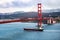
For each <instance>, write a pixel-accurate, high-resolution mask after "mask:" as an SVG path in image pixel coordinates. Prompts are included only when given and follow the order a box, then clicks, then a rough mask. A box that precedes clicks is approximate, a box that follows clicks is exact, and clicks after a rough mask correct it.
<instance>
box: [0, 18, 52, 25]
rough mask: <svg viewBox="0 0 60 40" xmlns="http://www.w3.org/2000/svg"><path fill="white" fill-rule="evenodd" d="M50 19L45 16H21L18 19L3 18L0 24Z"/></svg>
mask: <svg viewBox="0 0 60 40" xmlns="http://www.w3.org/2000/svg"><path fill="white" fill-rule="evenodd" d="M48 19H49V17H48V18H46V17H44V18H26V19H20V18H17V19H1V20H0V24H3V23H11V22H28V21H35V20H48ZM52 19H53V18H52Z"/></svg>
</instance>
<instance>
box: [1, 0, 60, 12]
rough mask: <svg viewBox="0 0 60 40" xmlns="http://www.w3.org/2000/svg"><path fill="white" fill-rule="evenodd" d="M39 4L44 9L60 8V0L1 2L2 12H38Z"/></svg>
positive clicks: (10, 0)
mask: <svg viewBox="0 0 60 40" xmlns="http://www.w3.org/2000/svg"><path fill="white" fill-rule="evenodd" d="M38 3H42V8H43V9H56V8H60V0H0V12H12V11H19V10H20V11H37V4H38ZM26 9H27V10H26ZM6 10H8V11H6ZM11 10H12V11H11Z"/></svg>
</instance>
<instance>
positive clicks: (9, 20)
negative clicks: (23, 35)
mask: <svg viewBox="0 0 60 40" xmlns="http://www.w3.org/2000/svg"><path fill="white" fill-rule="evenodd" d="M35 20H37V21H38V22H37V28H36V29H34V28H32V29H31V28H24V30H33V31H43V27H42V21H43V20H47V21H48V22H47V23H48V24H53V23H54V22H55V20H56V19H54V18H51V17H44V18H42V4H41V3H38V18H27V19H20V18H17V19H5V20H0V24H3V23H11V22H28V21H35Z"/></svg>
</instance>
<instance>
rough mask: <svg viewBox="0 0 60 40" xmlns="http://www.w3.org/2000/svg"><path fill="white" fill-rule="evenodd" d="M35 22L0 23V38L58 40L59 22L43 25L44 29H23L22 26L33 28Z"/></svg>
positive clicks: (59, 38) (0, 39)
mask: <svg viewBox="0 0 60 40" xmlns="http://www.w3.org/2000/svg"><path fill="white" fill-rule="evenodd" d="M36 25H37V23H20V22H16V23H7V24H0V40H60V23H57V24H53V25H46V24H43V26H44V31H43V32H39V31H37V32H36V31H24V30H23V28H35V27H36Z"/></svg>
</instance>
